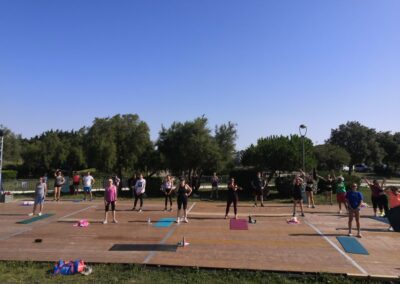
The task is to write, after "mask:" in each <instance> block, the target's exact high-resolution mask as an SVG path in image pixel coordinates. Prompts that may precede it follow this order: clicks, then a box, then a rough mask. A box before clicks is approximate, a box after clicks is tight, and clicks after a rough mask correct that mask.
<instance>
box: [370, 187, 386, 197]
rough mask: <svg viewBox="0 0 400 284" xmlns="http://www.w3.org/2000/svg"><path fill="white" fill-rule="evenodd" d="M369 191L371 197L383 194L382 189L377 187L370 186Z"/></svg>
mask: <svg viewBox="0 0 400 284" xmlns="http://www.w3.org/2000/svg"><path fill="white" fill-rule="evenodd" d="M371 191H372V192H371V193H372V196H373V197H379V196H381V195H382V194H383V189H382V188H381V187H380V186H379V185H372V186H371Z"/></svg>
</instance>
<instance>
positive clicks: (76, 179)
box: [72, 172, 82, 195]
mask: <svg viewBox="0 0 400 284" xmlns="http://www.w3.org/2000/svg"><path fill="white" fill-rule="evenodd" d="M81 179H82V178H81V176H80V175H79V173H78V172H74V173H73V176H72V186H73V189H74V192H73V194H75V195H76V194H78V191H79V184H80V183H81Z"/></svg>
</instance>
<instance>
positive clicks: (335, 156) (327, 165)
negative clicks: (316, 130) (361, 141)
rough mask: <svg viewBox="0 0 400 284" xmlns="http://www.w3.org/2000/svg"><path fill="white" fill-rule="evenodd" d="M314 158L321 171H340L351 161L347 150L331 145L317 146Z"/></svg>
mask: <svg viewBox="0 0 400 284" xmlns="http://www.w3.org/2000/svg"><path fill="white" fill-rule="evenodd" d="M314 156H315V158H316V161H317V165H318V169H320V170H339V169H341V167H342V166H343V165H348V164H349V162H350V159H351V158H350V155H349V153H347V151H346V150H345V149H343V148H342V147H339V146H337V145H331V144H323V145H317V146H315V147H314Z"/></svg>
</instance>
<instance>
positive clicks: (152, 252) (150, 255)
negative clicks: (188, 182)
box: [143, 202, 196, 264]
mask: <svg viewBox="0 0 400 284" xmlns="http://www.w3.org/2000/svg"><path fill="white" fill-rule="evenodd" d="M195 205H196V202H195V203H193V204H192V206H190V208H189V209H188V210H187V214H188V215H189V213H190V211H192V209H193V207H194V206H195ZM177 228H178V226H173V227H172V228H171V230H169V232H168V233H167V234H166V235H165V237H164V238H163V239H162V240H161V241H160V242H159V243H158V244H159V245H163V244H164V243H165V242H166V241H167V240H168V239H169V237H171V236H172V234H173V233H174V232H175V230H176V229H177ZM156 254H157V252H156V251H151V252H150V253H149V254H148V255H147V257H146V258H145V259H144V261H143V263H144V264H147V263H149V262H150V260H151V259H152V258H153V257H154V256H155V255H156Z"/></svg>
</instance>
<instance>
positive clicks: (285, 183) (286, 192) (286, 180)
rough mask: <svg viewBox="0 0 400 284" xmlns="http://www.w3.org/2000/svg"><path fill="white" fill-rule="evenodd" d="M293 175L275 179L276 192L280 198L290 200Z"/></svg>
mask: <svg viewBox="0 0 400 284" xmlns="http://www.w3.org/2000/svg"><path fill="white" fill-rule="evenodd" d="M293 179H294V176H293V175H286V176H279V177H277V178H275V186H276V190H277V191H278V193H279V196H280V197H283V198H290V197H291V196H292V191H293Z"/></svg>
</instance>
